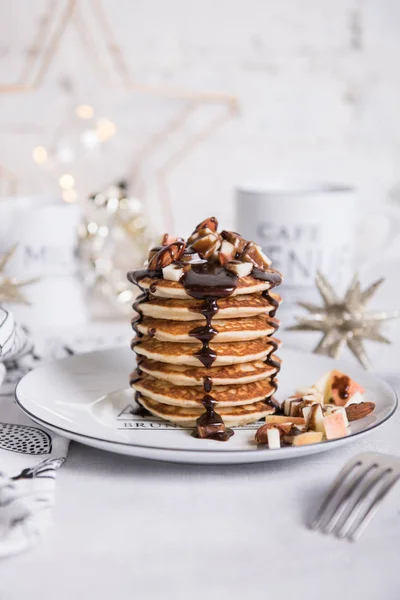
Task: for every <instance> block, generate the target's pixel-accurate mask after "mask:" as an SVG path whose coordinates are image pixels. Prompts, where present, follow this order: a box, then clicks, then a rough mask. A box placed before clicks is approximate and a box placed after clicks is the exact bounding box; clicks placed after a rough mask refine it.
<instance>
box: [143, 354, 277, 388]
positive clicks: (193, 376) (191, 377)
mask: <svg viewBox="0 0 400 600" xmlns="http://www.w3.org/2000/svg"><path fill="white" fill-rule="evenodd" d="M271 358H272V359H273V360H274V361H277V362H280V361H279V359H278V358H277V357H276V356H275V355H274V354H273V355H272V356H271ZM140 370H141V371H143V372H144V373H148V374H149V375H153V377H157V378H158V379H163V380H164V381H170V382H171V383H173V384H174V385H184V386H188V385H203V383H204V378H205V377H209V378H210V379H211V381H212V383H213V385H228V384H233V385H237V384H243V383H252V382H253V381H261V380H262V379H266V378H267V377H271V376H272V375H274V374H275V373H276V372H277V370H278V369H277V368H275V367H271V366H269V365H267V364H266V363H265V362H264V361H263V360H256V361H254V362H246V363H238V364H235V365H224V366H222V367H213V368H212V369H206V367H203V366H199V367H190V366H188V365H176V364H170V363H165V362H159V361H155V360H150V359H148V358H141V360H140ZM135 376H136V374H135V373H132V376H131V378H132V379H133V378H134V377H135Z"/></svg>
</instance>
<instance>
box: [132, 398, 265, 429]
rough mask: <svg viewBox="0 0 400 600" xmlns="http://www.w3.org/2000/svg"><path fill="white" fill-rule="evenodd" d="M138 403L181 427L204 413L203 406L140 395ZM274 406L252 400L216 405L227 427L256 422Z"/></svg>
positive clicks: (193, 423) (192, 423)
mask: <svg viewBox="0 0 400 600" xmlns="http://www.w3.org/2000/svg"><path fill="white" fill-rule="evenodd" d="M138 401H139V403H140V404H141V405H142V406H144V408H146V409H147V410H148V411H149V412H150V413H151V414H152V415H155V416H156V417H160V418H161V419H165V420H166V421H171V422H172V423H177V424H178V425H181V426H183V427H194V426H195V425H196V420H197V419H198V418H199V417H200V416H201V415H202V414H203V413H204V408H203V407H202V408H184V407H177V406H171V405H168V404H162V403H161V402H157V401H156V400H152V399H151V398H148V397H147V396H141V397H140V398H139V400H138ZM274 410H275V409H274V408H272V407H271V406H269V405H268V404H266V403H265V402H254V403H253V404H246V405H245V406H221V407H218V414H219V415H220V416H221V417H222V418H223V420H224V423H225V425H227V427H236V426H238V425H246V424H247V423H256V422H257V421H259V420H260V419H262V418H263V417H266V416H267V415H270V414H272V413H273V412H274Z"/></svg>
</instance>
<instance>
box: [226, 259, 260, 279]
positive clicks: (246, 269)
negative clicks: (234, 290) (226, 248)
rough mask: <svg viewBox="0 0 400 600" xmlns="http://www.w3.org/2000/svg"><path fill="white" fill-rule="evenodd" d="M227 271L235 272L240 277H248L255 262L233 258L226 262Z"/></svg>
mask: <svg viewBox="0 0 400 600" xmlns="http://www.w3.org/2000/svg"><path fill="white" fill-rule="evenodd" d="M224 267H225V269H226V270H227V271H230V272H231V273H234V274H235V275H237V276H238V277H247V275H250V273H251V272H252V270H253V264H252V263H247V262H240V261H239V260H231V261H228V262H226V263H225V264H224Z"/></svg>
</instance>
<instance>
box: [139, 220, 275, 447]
mask: <svg viewBox="0 0 400 600" xmlns="http://www.w3.org/2000/svg"><path fill="white" fill-rule="evenodd" d="M128 278H129V279H130V281H132V282H134V283H135V284H136V285H138V286H139V287H140V288H141V290H142V294H141V296H140V297H139V298H138V301H137V302H136V303H135V305H134V308H135V309H136V311H137V313H138V316H137V317H135V318H134V320H133V328H134V330H135V332H136V338H135V339H134V340H133V342H132V347H133V349H134V350H135V352H136V354H137V358H138V361H137V363H138V366H137V369H136V371H135V372H134V373H132V376H131V385H132V387H133V389H134V390H135V391H136V400H137V402H138V403H139V404H140V405H141V406H142V407H144V408H145V409H146V410H147V411H149V413H151V414H152V415H155V416H157V417H160V418H162V419H165V420H167V421H170V422H172V423H175V424H178V425H181V426H184V427H196V430H195V433H196V435H197V436H198V437H204V438H213V439H227V438H228V437H229V435H230V434H231V432H230V431H229V430H228V429H227V428H228V427H232V426H237V425H245V424H248V423H253V422H256V421H258V420H259V419H261V418H262V417H265V416H266V415H268V414H271V413H273V412H274V411H275V403H274V400H273V394H274V392H275V391H276V388H277V382H276V380H275V376H276V374H277V372H278V371H279V368H280V361H279V359H278V358H277V357H275V356H274V354H273V353H274V352H275V350H276V349H277V348H278V346H279V342H278V341H277V340H276V339H275V338H274V337H273V336H274V333H275V331H276V329H277V328H278V326H279V321H278V320H277V319H276V318H275V317H274V315H275V312H276V309H277V307H278V306H279V303H280V297H279V296H278V295H277V294H274V293H272V292H271V291H270V290H271V288H273V287H275V286H276V285H278V284H279V283H280V282H281V275H280V273H278V271H275V270H274V269H271V267H270V261H269V260H268V259H267V257H266V256H265V255H264V254H263V253H262V251H261V249H260V248H259V247H258V246H256V245H255V244H253V243H252V242H247V241H246V240H244V239H243V238H242V237H241V236H239V235H238V234H236V233H233V232H227V231H223V232H222V233H221V234H220V233H218V232H217V222H216V219H215V218H213V217H212V218H210V219H207V220H206V221H203V222H202V223H200V224H199V225H198V226H197V227H196V229H195V231H194V232H193V234H192V235H191V236H190V237H189V239H188V240H186V241H185V240H182V239H181V238H173V237H171V236H168V235H165V236H164V238H163V241H162V244H161V246H159V247H157V248H153V249H152V250H151V251H150V254H149V262H148V265H147V267H146V268H145V269H141V270H139V271H133V272H131V273H129V275H128Z"/></svg>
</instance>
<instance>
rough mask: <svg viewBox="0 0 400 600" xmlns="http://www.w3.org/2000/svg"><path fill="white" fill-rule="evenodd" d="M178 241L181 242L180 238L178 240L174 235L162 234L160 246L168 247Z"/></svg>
mask: <svg viewBox="0 0 400 600" xmlns="http://www.w3.org/2000/svg"><path fill="white" fill-rule="evenodd" d="M178 240H180V241H183V240H182V238H178V237H177V236H176V235H170V234H169V233H164V235H163V236H162V239H161V246H169V244H173V243H174V242H177V241H178Z"/></svg>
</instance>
